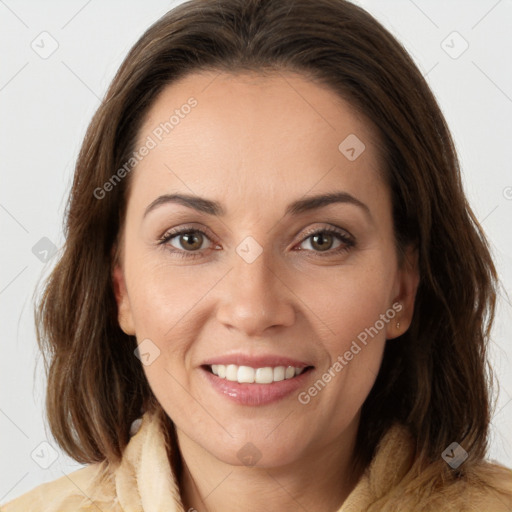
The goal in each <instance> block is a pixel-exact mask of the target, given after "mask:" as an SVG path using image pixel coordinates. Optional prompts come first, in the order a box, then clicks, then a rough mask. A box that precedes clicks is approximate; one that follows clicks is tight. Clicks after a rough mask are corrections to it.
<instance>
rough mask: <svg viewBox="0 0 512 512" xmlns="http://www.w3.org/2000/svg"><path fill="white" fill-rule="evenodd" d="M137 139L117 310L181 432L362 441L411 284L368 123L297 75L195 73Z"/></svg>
mask: <svg viewBox="0 0 512 512" xmlns="http://www.w3.org/2000/svg"><path fill="white" fill-rule="evenodd" d="M143 146H145V147H146V150H144V149H142V150H141V148H142V147H143ZM135 149H136V150H137V151H138V154H139V156H140V162H138V164H137V165H136V167H135V169H134V170H133V171H131V172H132V176H131V177H130V178H131V180H132V182H131V189H130V195H129V200H128V206H127V214H126V219H125V226H124V231H123V238H122V257H121V260H120V265H119V266H118V267H116V269H115V272H114V282H115V289H116V296H117V300H118V305H119V321H120V325H121V327H122V328H123V330H124V331H125V332H126V333H129V334H135V335H136V337H137V341H138V343H139V344H141V345H140V348H139V356H140V358H141V360H142V363H143V364H144V366H143V368H144V371H145V373H146V376H147V379H148V381H149V384H150V386H151V388H152V390H153V392H154V394H155V396H156V398H157V399H158V401H159V402H160V404H161V405H162V407H163V408H164V409H165V411H166V412H167V414H168V415H169V416H170V418H171V419H172V420H173V421H174V423H175V424H176V426H177V428H178V436H179V439H180V444H181V443H188V446H194V447H195V448H196V450H199V451H203V453H204V452H208V453H209V454H211V455H213V456H214V457H216V458H217V459H220V460H222V461H224V462H226V463H229V464H237V465H242V464H247V463H248V464H249V465H252V464H253V463H255V462H257V463H258V464H259V465H264V466H268V467H270V466H278V465H286V464H290V463H294V462H297V461H299V460H304V458H305V457H308V456H314V455H315V454H318V453H320V452H321V450H326V449H328V447H329V446H334V445H333V443H342V442H343V440H350V442H353V438H354V434H355V431H356V429H357V424H358V419H359V411H360V408H361V406H362V404H363V402H364V400H365V398H366V396H367V395H368V393H369V392H370V389H371V387H372V385H373V383H374V381H375V378H376V376H377V373H378V371H379V367H380V364H381V359H382V354H383V350H384V346H385V343H386V339H391V338H394V337H396V336H398V335H399V334H403V332H404V331H405V330H406V329H407V327H408V326H409V322H410V318H411V315H412V308H413V300H414V294H415V290H416V286H417V276H416V272H415V271H413V270H412V266H411V267H410V268H409V266H407V268H406V266H403V268H402V266H401V265H399V263H398V260H397V253H396V247H395V239H394V236H393V224H392V216H391V198H390V193H389V190H388V188H387V186H386V184H385V183H384V181H383V179H382V176H381V162H380V160H379V156H378V154H377V150H376V138H375V133H374V132H373V131H372V129H371V126H370V125H369V124H368V123H367V122H365V121H364V120H363V119H362V118H360V117H358V116H357V115H356V113H355V112H354V111H353V110H352V109H351V107H350V104H349V103H346V102H344V101H342V100H341V99H339V98H338V96H337V95H336V94H335V93H333V92H331V91H330V90H328V89H327V88H325V87H323V86H320V85H318V84H315V83H313V82H311V81H308V80H306V79H305V78H303V77H301V76H300V75H295V74H292V73H287V74H284V75H281V74H275V75H271V76H267V77H263V76H255V75H247V74H245V75H242V74H240V75H231V74H223V73H220V74H217V73H196V74H193V75H189V76H188V77H186V78H185V79H182V80H181V81H179V82H177V83H175V84H172V85H171V86H168V87H167V88H166V89H164V91H163V92H162V94H161V95H160V96H159V97H158V98H157V100H156V101H155V102H154V104H153V105H152V107H151V108H150V110H149V113H148V115H147V116H146V119H145V122H144V125H143V127H142V129H141V131H140V133H139V137H138V142H137V144H136V148H135ZM180 196H185V197H184V198H181V199H180ZM322 196H326V197H327V199H326V198H325V197H324V198H323V199H322V198H321V197H322ZM173 197H174V199H173ZM316 197H319V199H317V200H315V199H314V198H316ZM329 198H330V199H329ZM179 232H181V234H179ZM397 322H399V323H400V325H399V327H397ZM389 343H393V342H392V341H390V342H389ZM134 357H136V356H135V355H134ZM215 373H217V374H218V375H215ZM251 380H256V382H251Z"/></svg>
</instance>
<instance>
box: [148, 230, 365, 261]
mask: <svg viewBox="0 0 512 512" xmlns="http://www.w3.org/2000/svg"><path fill="white" fill-rule="evenodd" d="M194 233H201V234H202V235H203V236H205V237H206V238H207V239H208V240H210V237H209V236H208V235H207V234H206V233H205V232H204V231H203V230H202V229H199V228H187V227H184V228H180V229H177V230H174V231H170V232H167V233H165V234H164V236H162V237H161V238H160V239H159V242H158V244H159V245H166V244H168V242H169V241H170V240H172V239H173V238H176V237H178V236H180V235H183V234H187V235H189V234H194ZM320 234H329V235H335V236H337V237H338V239H339V240H340V241H341V242H342V245H340V246H339V247H337V248H336V249H329V250H328V251H326V252H325V253H322V252H319V251H310V250H308V249H300V250H306V251H308V252H313V253H314V254H315V257H320V258H325V257H329V256H333V255H336V254H341V253H344V252H348V251H349V250H350V249H351V248H352V247H354V246H355V241H354V239H353V238H352V237H350V236H349V235H347V234H346V233H345V232H344V231H341V230H338V229H335V228H320V229H315V230H313V231H311V232H307V233H306V236H305V237H304V238H303V239H302V240H301V242H300V244H299V245H301V244H302V243H303V242H305V241H306V240H307V239H308V238H311V237H313V236H315V235H320ZM171 247H172V246H171ZM169 251H170V252H171V253H173V254H175V255H177V256H178V257H180V258H199V257H201V256H202V251H185V250H180V249H176V248H175V247H173V248H172V249H169Z"/></svg>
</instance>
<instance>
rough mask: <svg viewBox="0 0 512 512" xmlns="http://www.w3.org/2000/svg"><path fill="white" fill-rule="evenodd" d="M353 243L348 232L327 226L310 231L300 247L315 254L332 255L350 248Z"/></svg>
mask: <svg viewBox="0 0 512 512" xmlns="http://www.w3.org/2000/svg"><path fill="white" fill-rule="evenodd" d="M304 245H305V246H304ZM308 245H309V247H308ZM354 245H355V240H354V238H353V237H352V236H351V235H349V233H348V232H346V231H345V230H339V231H338V230H337V229H332V228H329V229H318V230H316V231H314V232H313V233H310V234H309V235H308V236H307V237H306V238H304V239H303V240H302V243H301V244H300V248H301V250H306V251H307V252H310V253H312V254H314V255H317V256H324V255H325V256H333V255H335V254H341V253H343V252H346V251H348V250H350V249H351V248H352V247H354ZM324 253H325V254H324Z"/></svg>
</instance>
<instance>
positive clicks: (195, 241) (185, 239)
mask: <svg viewBox="0 0 512 512" xmlns="http://www.w3.org/2000/svg"><path fill="white" fill-rule="evenodd" d="M174 238H177V239H178V243H179V244H180V245H181V247H178V249H185V250H189V251H197V250H198V249H201V246H202V245H203V241H204V236H203V234H202V233H200V232H199V231H190V232H188V233H182V234H180V235H178V236H176V237H174Z"/></svg>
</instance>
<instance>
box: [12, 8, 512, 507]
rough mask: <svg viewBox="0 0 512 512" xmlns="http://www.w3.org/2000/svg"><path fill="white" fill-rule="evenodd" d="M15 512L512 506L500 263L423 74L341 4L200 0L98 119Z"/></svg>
mask: <svg viewBox="0 0 512 512" xmlns="http://www.w3.org/2000/svg"><path fill="white" fill-rule="evenodd" d="M66 237H67V238H66V247H65V251H64V254H63V256H62V258H61V260H60V261H59V263H58V265H57V266H56V268H55V270H54V271H53V273H52V275H51V276H50V278H49V281H48V283H47V287H46V290H45V294H44V297H43V299H42V302H41V304H40V307H39V310H38V318H37V320H38V326H39V331H38V334H39V340H40V344H41V347H42V349H43V351H44V353H45V354H46V355H47V362H48V379H49V380H48V394H47V409H48V416H49V421H50V425H51V429H52V433H53V435H54V436H55V438H56V440H57V441H58V442H59V444H60V446H61V447H62V448H63V449H64V450H65V451H66V452H67V453H68V454H70V455H71V456H72V457H73V458H74V459H76V460H77V461H79V462H82V463H88V464H89V465H88V466H87V467H85V468H83V469H80V470H78V471H76V472H74V473H72V474H71V475H67V476H64V477H62V478H61V479H59V480H56V481H54V482H51V483H49V484H44V485H42V486H40V487H38V488H36V489H35V490H33V491H31V492H29V493H27V494H26V495H24V496H22V497H20V498H18V499H16V500H14V501H12V502H11V503H9V504H7V505H5V506H4V507H3V510H5V511H6V512H9V511H14V510H43V511H64V510H66V511H67V510H98V509H99V510H102V511H107V510H115V511H120V510H123V511H136V510H137V511H140V510H144V511H163V510H165V511H172V510H176V511H178V510H180V511H181V510H197V511H207V510H212V511H213V510H223V511H229V510H235V509H236V510H262V509H266V510H280V511H282V510H298V509H299V510H308V511H317V510H318V511H333V512H334V511H343V512H347V511H355V510H357V511H359V510H369V511H370V510H371V511H375V510H379V511H391V510H407V511H410V510H511V509H512V477H511V473H510V471H509V470H507V469H506V468H503V467H501V466H499V465H497V464H493V463H490V462H487V461H485V453H486V443H487V434H488V427H489V422H490V413H489V395H488V380H487V374H486V371H485V368H486V366H485V364H486V344H487V340H488V334H489V329H490V326H491V324H492V318H493V312H494V303H495V285H496V272H495V268H494V266H493V263H492V260H491V258H490V255H489V251H488V247H487V243H486V240H485V237H484V234H483V233H482V231H481V229H480V226H479V225H478V222H477V221H476V219H475V217H474V215H473V213H472V211H471V209H470V208H469V206H468V204H467V201H466V198H465V196H464V193H463V189H462V185H461V179H460V174H459V167H458V163H457V157H456V154H455V150H454V147H453V143H452V140H451V138H450V134H449V132H448V129H447V127H446V124H445V121H444V119H443V116H442V114H441V112H440V110H439V108H438V106H437V104H436V102H435V100H434V98H433V95H432V93H431V92H430V90H429V88H428V86H427V85H426V83H425V81H424V79H423V78H422V76H421V74H420V73H419V71H418V70H417V68H416V67H415V65H414V63H413V62H412V60H411V59H410V57H409V56H408V55H407V54H406V53H405V51H404V50H403V49H402V47H401V46H400V45H399V44H398V43H397V42H396V40H395V39H394V38H393V37H392V36H391V35H390V34H389V33H388V32H387V31H386V30H385V29H384V28H383V27H382V26H381V25H380V24H379V23H378V22H377V21H376V20H374V19H373V18H372V17H371V16H370V15H369V14H367V13H366V12H365V11H363V10H362V9H360V8H359V7H356V6H354V5H352V4H350V3H348V2H345V1H342V0H321V1H316V2H312V1H311V0H300V1H291V0H289V1H288V0H285V1H283V0H279V1H277V0H266V1H264V0H249V1H247V0H221V1H217V2H207V1H201V0H193V1H191V2H187V3H185V4H182V5H181V6H179V7H177V8H176V9H174V10H172V11H170V12H169V13H168V14H166V15H165V16H164V17H163V18H162V19H160V20H159V21H158V22H157V23H156V24H154V25H153V26H152V27H151V28H150V29H149V30H148V31H147V32H146V33H145V34H144V35H143V36H142V38H141V39H140V40H139V41H138V42H137V44H136V45H135V46H134V47H133V49H132V50H131V51H130V53H129V55H128V56H127V58H126V59H125V61H124V63H123V65H122V66H121V68H120V70H119V72H118V74H117V75H116V77H115V79H114V81H113V83H112V85H111V86H110V89H109V91H108V93H107V96H106V98H105V101H104V102H103V104H102V105H101V106H100V108H99V109H98V111H97V113H96V115H95V117H94V119H93V120H92V122H91V125H90V127H89V130H88V132H87V135H86V137H85V141H84V143H83V147H82V150H81V153H80V155H79V159H78V163H77V167H76V172H75V179H74V183H73V188H72V192H71V196H70V203H69V210H68V217H67V233H66Z"/></svg>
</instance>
